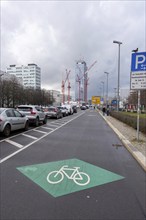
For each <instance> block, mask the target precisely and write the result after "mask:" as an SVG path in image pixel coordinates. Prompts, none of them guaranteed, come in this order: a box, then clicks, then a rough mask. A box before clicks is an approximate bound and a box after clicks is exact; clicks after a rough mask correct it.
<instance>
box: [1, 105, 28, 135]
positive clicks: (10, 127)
mask: <svg viewBox="0 0 146 220" xmlns="http://www.w3.org/2000/svg"><path fill="white" fill-rule="evenodd" d="M28 127H29V120H28V118H27V117H26V116H25V115H24V114H21V113H20V112H19V111H17V110H16V109H14V108H0V132H1V133H3V134H4V136H5V137H8V136H10V133H11V131H15V130H19V129H24V130H28Z"/></svg>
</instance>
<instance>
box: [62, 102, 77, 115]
mask: <svg viewBox="0 0 146 220" xmlns="http://www.w3.org/2000/svg"><path fill="white" fill-rule="evenodd" d="M62 106H63V107H64V106H65V107H66V108H67V109H68V114H69V115H72V114H73V113H74V112H73V108H72V106H71V105H69V104H66V105H62Z"/></svg>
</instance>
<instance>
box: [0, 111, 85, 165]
mask: <svg viewBox="0 0 146 220" xmlns="http://www.w3.org/2000/svg"><path fill="white" fill-rule="evenodd" d="M83 114H85V113H84V112H83V113H81V114H79V115H78V116H76V117H75V118H72V119H71V120H69V121H68V122H66V123H65V124H63V125H61V126H60V127H57V128H55V129H54V130H53V131H51V132H49V133H47V134H44V135H43V136H42V137H40V138H38V139H37V140H34V141H33V142H31V143H29V144H28V145H26V146H25V147H23V148H21V149H19V150H17V151H15V152H14V153H12V154H10V155H8V156H7V157H4V158H3V159H1V160H0V163H3V162H5V161H7V160H9V159H10V158H11V157H13V156H15V155H16V154H18V153H20V152H21V151H23V150H25V149H26V148H28V147H30V146H31V145H32V144H34V143H36V142H37V141H39V140H41V139H43V138H44V137H46V136H48V135H50V134H51V133H53V132H55V131H56V130H58V129H59V128H61V127H63V126H65V125H66V124H68V123H69V122H71V121H73V120H75V119H76V118H78V117H80V116H82V115H83ZM17 136H18V135H17Z"/></svg>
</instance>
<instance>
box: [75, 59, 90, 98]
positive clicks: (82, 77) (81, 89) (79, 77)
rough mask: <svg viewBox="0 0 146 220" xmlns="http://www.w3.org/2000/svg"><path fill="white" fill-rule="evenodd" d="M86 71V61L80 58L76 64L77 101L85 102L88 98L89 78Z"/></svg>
mask: <svg viewBox="0 0 146 220" xmlns="http://www.w3.org/2000/svg"><path fill="white" fill-rule="evenodd" d="M86 71H87V65H86V62H85V61H84V60H78V61H77V62H76V66H75V101H78V102H85V100H86V87H87V85H86V82H87V78H88V76H87V73H86ZM85 73H86V74H85Z"/></svg>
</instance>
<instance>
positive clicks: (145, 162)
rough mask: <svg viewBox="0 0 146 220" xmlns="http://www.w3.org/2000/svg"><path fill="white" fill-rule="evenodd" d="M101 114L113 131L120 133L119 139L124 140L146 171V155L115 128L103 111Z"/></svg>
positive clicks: (127, 147)
mask: <svg viewBox="0 0 146 220" xmlns="http://www.w3.org/2000/svg"><path fill="white" fill-rule="evenodd" d="M99 114H100V115H101V116H102V118H103V119H104V120H105V121H106V122H107V124H108V125H109V126H110V127H111V128H112V129H113V131H114V132H115V133H116V134H117V135H118V137H119V139H120V140H121V141H122V143H123V144H124V146H125V147H126V149H127V150H128V151H129V152H130V153H131V154H132V156H133V157H134V158H135V159H136V161H137V162H138V163H139V164H140V166H141V167H142V168H143V169H144V170H145V171H146V157H145V156H144V155H143V154H142V153H141V152H140V151H138V150H137V149H136V148H135V147H134V146H133V145H132V144H131V143H130V141H129V140H128V139H126V137H125V136H124V135H122V134H121V132H120V131H119V130H118V129H117V128H115V127H114V126H113V125H112V123H111V122H109V121H108V120H107V118H106V117H104V116H103V115H102V114H101V112H99Z"/></svg>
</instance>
